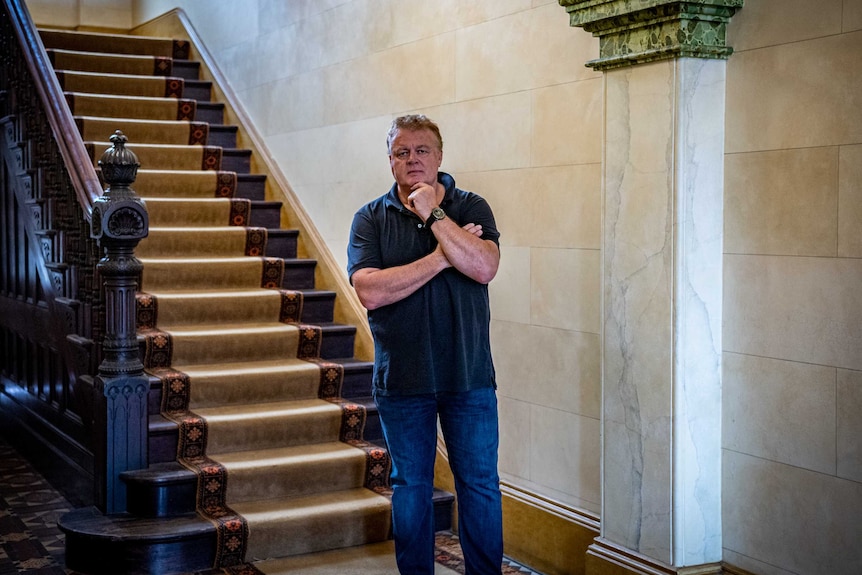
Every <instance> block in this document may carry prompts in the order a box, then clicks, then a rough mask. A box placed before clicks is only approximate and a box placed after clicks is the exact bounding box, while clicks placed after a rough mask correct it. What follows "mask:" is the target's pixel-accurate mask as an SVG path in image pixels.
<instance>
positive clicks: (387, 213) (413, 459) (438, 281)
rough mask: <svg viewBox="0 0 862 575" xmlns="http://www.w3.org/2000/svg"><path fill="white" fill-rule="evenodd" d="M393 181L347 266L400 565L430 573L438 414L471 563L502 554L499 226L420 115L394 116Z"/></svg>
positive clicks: (357, 225) (367, 213)
mask: <svg viewBox="0 0 862 575" xmlns="http://www.w3.org/2000/svg"><path fill="white" fill-rule="evenodd" d="M386 144H387V148H388V150H389V164H390V167H391V169H392V175H393V177H394V178H395V183H394V184H393V186H392V188H391V189H390V191H389V192H388V193H387V194H385V195H383V196H382V197H380V198H378V199H376V200H374V201H372V202H370V203H368V204H367V205H365V206H363V207H362V208H361V209H360V210H359V211H358V212H357V213H356V215H355V216H354V219H353V226H352V228H351V233H350V244H349V246H348V249H347V255H348V265H347V267H348V270H347V271H348V274H349V276H350V281H351V283H352V284H353V286H354V288H355V289H356V293H357V295H358V296H359V300H360V301H361V302H362V304H363V305H364V306H365V307H366V308H367V309H368V321H369V324H370V326H371V332H372V335H373V336H374V350H375V358H374V376H373V379H374V398H375V400H376V402H377V407H378V413H379V414H380V420H381V424H382V427H383V434H384V436H385V438H386V443H387V446H388V448H389V453H390V455H391V457H392V477H391V480H392V490H393V491H392V519H393V534H394V538H395V555H396V560H397V562H398V569H399V571H400V572H401V573H402V574H404V575H407V574H409V575H417V574H429V575H430V574H432V573H434V512H433V503H432V494H433V483H434V459H435V456H436V439H437V418H438V416H439V420H440V428H441V430H442V432H443V438H444V440H445V442H446V449H447V452H448V455H449V464H450V466H451V468H452V473H453V475H454V478H455V491H456V495H457V500H458V527H459V536H460V541H461V548H462V550H463V552H464V561H465V567H466V572H467V574H468V575H472V574H492V573H493V574H497V575H499V573H500V572H501V563H502V557H503V535H502V511H501V501H500V499H501V498H500V487H499V476H498V474H497V447H498V443H499V434H498V427H497V398H496V382H495V378H494V366H493V363H492V361H491V346H490V338H489V323H490V309H489V305H488V286H487V284H488V282H490V281H491V280H492V279H493V278H494V276H495V275H496V273H497V266H498V264H499V261H500V250H499V243H498V242H499V233H498V232H497V229H496V225H495V223H494V216H493V214H492V212H491V209H490V207H489V206H488V204H487V203H486V202H485V200H484V199H482V198H481V197H479V196H478V195H476V194H473V193H470V192H466V191H464V190H460V189H458V188H456V187H455V181H454V179H453V178H452V176H450V175H449V174H446V173H444V172H439V171H438V169H439V168H440V164H441V163H442V161H443V140H442V138H441V136H440V130H439V128H438V127H437V125H436V124H435V123H434V122H432V121H431V120H429V119H428V118H426V117H425V116H423V115H408V116H402V117H399V118H396V119H395V120H394V121H393V122H392V126H391V127H390V129H389V133H388V135H387V139H386Z"/></svg>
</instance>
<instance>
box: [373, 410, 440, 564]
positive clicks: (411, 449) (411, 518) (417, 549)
mask: <svg viewBox="0 0 862 575" xmlns="http://www.w3.org/2000/svg"><path fill="white" fill-rule="evenodd" d="M375 400H376V402H377V409H378V413H379V414H380V423H381V426H382V427H383V435H384V437H385V438H386V444H387V447H388V449H389V455H390V457H391V459H392V475H391V483H392V533H393V536H394V539H395V558H396V561H397V563H398V570H399V571H400V572H401V573H402V574H404V575H433V573H434V502H433V490H434V459H435V456H436V453H437V404H436V400H435V397H434V395H433V394H428V395H415V396H404V397H386V396H377V397H375Z"/></svg>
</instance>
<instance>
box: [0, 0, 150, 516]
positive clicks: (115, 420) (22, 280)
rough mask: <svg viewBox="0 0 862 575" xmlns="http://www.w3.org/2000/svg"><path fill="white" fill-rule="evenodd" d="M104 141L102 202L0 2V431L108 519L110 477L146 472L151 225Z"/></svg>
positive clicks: (52, 91)
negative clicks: (138, 292) (144, 316)
mask: <svg viewBox="0 0 862 575" xmlns="http://www.w3.org/2000/svg"><path fill="white" fill-rule="evenodd" d="M114 140H115V141H114V147H113V148H111V149H109V151H108V152H107V153H106V154H105V156H104V157H103V159H102V161H101V162H100V164H101V167H102V172H103V175H104V179H105V181H106V182H107V183H108V185H109V188H108V190H107V191H106V193H105V194H104V195H103V194H102V184H101V183H100V181H99V178H98V176H97V173H96V170H95V167H94V166H93V160H92V159H91V158H90V156H89V155H88V153H87V151H86V149H85V148H84V145H83V142H82V141H81V137H80V135H79V133H78V129H77V127H76V126H75V122H74V119H73V117H72V114H71V112H70V111H69V108H68V105H67V103H66V99H65V97H64V95H63V91H62V89H61V88H60V85H59V83H58V81H57V78H56V76H55V75H54V72H53V69H52V66H51V64H50V60H49V59H48V56H47V53H46V52H45V49H44V47H43V45H42V42H41V40H40V38H39V35H38V32H37V31H36V28H35V27H34V25H33V22H32V20H31V19H30V16H29V14H28V13H27V10H26V6H25V5H24V3H23V2H19V1H17V0H0V148H2V150H0V152H1V154H0V429H2V430H4V431H6V432H7V434H8V435H10V437H12V438H14V439H15V440H16V441H18V442H20V444H21V445H20V447H24V448H27V449H28V452H29V453H31V455H33V456H38V454H39V453H44V454H47V456H48V457H49V458H50V459H51V464H52V465H53V466H54V467H55V468H56V467H57V466H58V465H59V466H61V467H65V469H66V471H68V472H69V473H70V474H72V475H76V476H78V479H77V480H76V481H72V482H71V483H75V484H77V486H79V487H80V486H81V485H86V484H89V485H91V486H94V487H95V489H94V490H93V493H92V495H91V496H90V497H88V496H87V495H84V496H83V497H81V496H80V494H76V499H77V500H78V501H79V502H81V503H84V504H86V503H91V502H95V503H96V504H97V505H98V506H99V507H100V508H101V509H102V510H103V511H106V512H108V513H113V512H119V511H123V510H124V508H125V497H124V491H123V486H122V484H121V482H120V481H119V477H118V476H119V473H121V472H122V471H124V470H127V469H136V468H140V467H145V466H146V465H147V450H146V445H147V415H146V413H147V410H146V401H147V400H146V396H147V391H148V385H147V380H146V378H145V377H144V376H143V368H142V365H141V362H140V358H139V356H138V348H137V343H136V339H135V300H134V293H135V288H136V278H137V277H138V275H139V273H140V262H138V261H137V260H136V259H135V258H134V248H135V246H136V245H137V243H138V241H139V240H140V239H141V238H143V237H145V236H146V235H147V229H148V219H147V215H146V210H145V209H144V207H143V204H142V203H141V202H140V200H138V199H137V197H136V195H135V194H134V191H133V190H132V189H131V187H130V184H131V183H132V182H133V181H134V177H135V174H136V172H137V159H136V158H135V157H134V155H133V154H131V152H129V151H128V150H125V148H124V144H125V139H124V137H121V136H120V135H116V134H115V136H114ZM117 218H123V219H122V221H123V222H124V225H122V226H118V225H117ZM91 219H93V222H92V230H91ZM128 222H132V225H127V224H128ZM106 226H108V227H106ZM118 230H119V231H118ZM91 232H92V235H91ZM102 256H104V257H102ZM100 258H101V259H100ZM136 262H137V263H136ZM58 456H59V457H58ZM37 463H38V462H37ZM120 501H122V503H119V502H120Z"/></svg>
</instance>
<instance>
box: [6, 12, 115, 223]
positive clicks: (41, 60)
mask: <svg viewBox="0 0 862 575" xmlns="http://www.w3.org/2000/svg"><path fill="white" fill-rule="evenodd" d="M2 2H3V4H4V7H5V10H6V13H7V14H9V20H10V21H11V24H12V29H13V30H14V32H15V35H16V36H17V38H18V43H19V44H20V46H21V51H22V53H23V54H24V59H25V61H26V64H27V69H28V70H29V71H30V74H31V75H32V76H33V79H34V82H33V83H34V84H35V86H36V89H37V91H38V93H39V98H40V99H41V100H42V104H43V106H44V110H45V115H46V117H47V119H48V123H49V125H50V126H51V130H52V131H53V132H54V135H55V137H56V141H57V147H58V148H59V150H60V155H61V156H62V157H63V161H64V163H65V164H66V170H67V171H68V173H69V178H70V179H71V181H72V185H73V187H74V188H75V194H76V195H77V197H78V203H79V204H80V205H81V208H82V210H83V212H84V217H85V218H87V220H88V221H89V220H90V217H91V215H92V212H93V203H94V202H95V201H96V199H97V198H98V197H100V196H101V195H102V185H101V183H100V182H99V177H98V176H97V175H96V169H95V167H94V166H93V160H92V159H91V158H90V156H89V154H87V150H86V149H85V148H84V144H83V141H82V140H81V137H80V135H79V134H78V128H77V126H76V125H75V120H74V118H73V117H72V111H71V110H70V109H69V104H68V102H66V97H65V96H64V95H63V89H62V88H61V87H60V82H59V80H57V76H56V75H55V74H54V67H53V65H52V64H51V61H50V59H49V58H48V53H47V52H46V51H45V46H44V44H42V39H41V38H40V37H39V33H38V31H37V30H36V26H35V25H34V24H33V20H32V19H31V18H30V13H29V12H28V11H27V8H26V7H25V5H24V3H23V2H21V1H20V0H2Z"/></svg>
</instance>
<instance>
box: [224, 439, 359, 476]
mask: <svg viewBox="0 0 862 575" xmlns="http://www.w3.org/2000/svg"><path fill="white" fill-rule="evenodd" d="M345 456H346V457H349V458H357V459H361V460H362V461H364V460H365V455H364V453H363V452H362V450H360V449H357V448H356V447H353V446H352V445H349V444H347V443H344V442H342V441H324V442H321V443H312V444H309V445H293V446H287V447H274V448H271V449H254V450H248V451H233V452H227V453H219V454H217V455H214V456H213V459H215V460H216V461H218V462H219V463H221V464H223V465H224V466H225V467H227V468H228V471H231V470H235V469H247V468H254V467H266V468H268V469H269V468H272V467H277V466H279V465H296V464H301V463H308V464H311V463H314V462H315V461H319V460H321V459H330V458H341V457H345Z"/></svg>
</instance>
